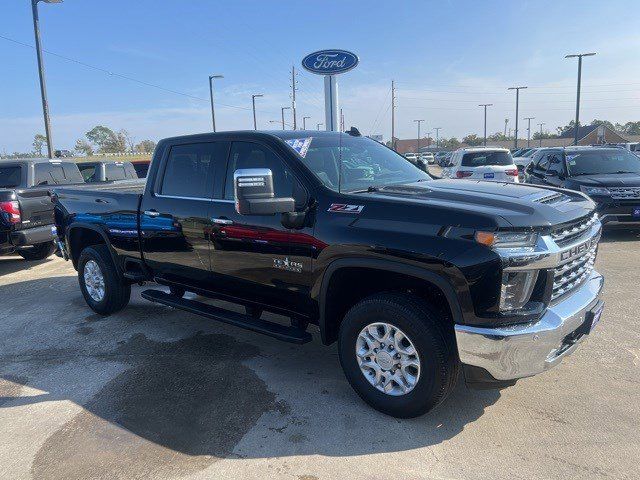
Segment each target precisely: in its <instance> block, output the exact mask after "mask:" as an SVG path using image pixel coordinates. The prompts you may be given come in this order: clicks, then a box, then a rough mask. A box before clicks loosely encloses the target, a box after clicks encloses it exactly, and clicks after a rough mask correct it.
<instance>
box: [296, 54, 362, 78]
mask: <svg viewBox="0 0 640 480" xmlns="http://www.w3.org/2000/svg"><path fill="white" fill-rule="evenodd" d="M358 62H359V60H358V56H357V55H356V54H355V53H351V52H347V51H346V50H320V51H318V52H313V53H310V54H309V55H307V56H306V57H304V58H303V59H302V66H303V67H304V68H305V69H306V70H309V71H310V72H311V73H317V74H318V75H337V74H338V73H344V72H348V71H349V70H351V69H352V68H355V67H356V65H358Z"/></svg>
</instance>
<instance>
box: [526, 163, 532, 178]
mask: <svg viewBox="0 0 640 480" xmlns="http://www.w3.org/2000/svg"><path fill="white" fill-rule="evenodd" d="M524 171H525V172H527V173H528V174H529V175H531V174H532V173H533V162H532V163H530V164H529V165H527V168H525V169H524Z"/></svg>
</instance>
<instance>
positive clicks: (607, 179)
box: [569, 173, 640, 187]
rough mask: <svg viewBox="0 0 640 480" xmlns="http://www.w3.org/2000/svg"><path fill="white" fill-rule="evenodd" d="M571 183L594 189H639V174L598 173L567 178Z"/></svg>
mask: <svg viewBox="0 0 640 480" xmlns="http://www.w3.org/2000/svg"><path fill="white" fill-rule="evenodd" d="M569 181H570V182H571V183H574V184H576V185H584V186H595V187H640V173H600V174H597V175H578V176H575V177H571V178H569Z"/></svg>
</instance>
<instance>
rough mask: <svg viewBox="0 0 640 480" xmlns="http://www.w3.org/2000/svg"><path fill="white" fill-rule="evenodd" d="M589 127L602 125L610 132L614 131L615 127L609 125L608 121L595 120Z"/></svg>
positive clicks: (611, 124)
mask: <svg viewBox="0 0 640 480" xmlns="http://www.w3.org/2000/svg"><path fill="white" fill-rule="evenodd" d="M591 125H604V126H606V127H609V128H610V129H611V130H613V131H615V130H616V127H615V125H614V124H613V123H611V122H610V121H609V120H597V119H594V120H592V121H591Z"/></svg>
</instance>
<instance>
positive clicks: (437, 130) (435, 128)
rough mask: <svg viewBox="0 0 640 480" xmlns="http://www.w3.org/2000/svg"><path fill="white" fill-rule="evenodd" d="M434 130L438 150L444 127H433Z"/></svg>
mask: <svg viewBox="0 0 640 480" xmlns="http://www.w3.org/2000/svg"><path fill="white" fill-rule="evenodd" d="M433 129H434V130H435V131H436V148H438V143H439V140H440V136H439V134H440V130H442V127H433Z"/></svg>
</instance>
